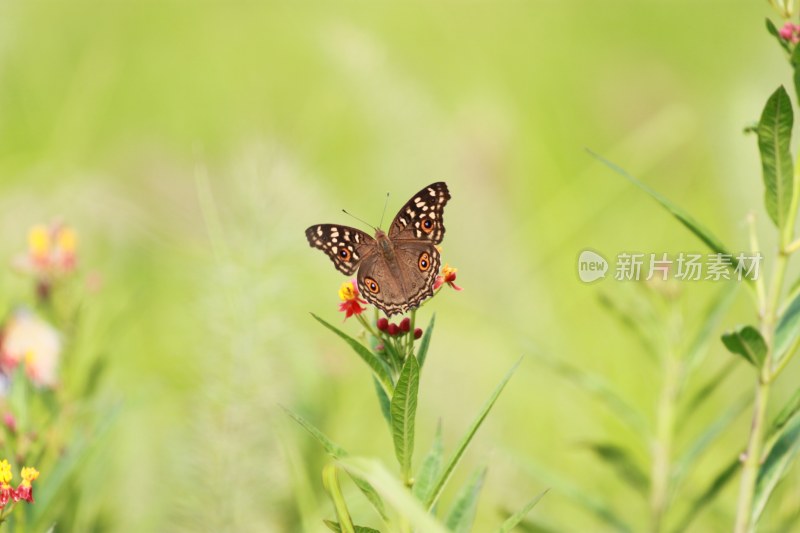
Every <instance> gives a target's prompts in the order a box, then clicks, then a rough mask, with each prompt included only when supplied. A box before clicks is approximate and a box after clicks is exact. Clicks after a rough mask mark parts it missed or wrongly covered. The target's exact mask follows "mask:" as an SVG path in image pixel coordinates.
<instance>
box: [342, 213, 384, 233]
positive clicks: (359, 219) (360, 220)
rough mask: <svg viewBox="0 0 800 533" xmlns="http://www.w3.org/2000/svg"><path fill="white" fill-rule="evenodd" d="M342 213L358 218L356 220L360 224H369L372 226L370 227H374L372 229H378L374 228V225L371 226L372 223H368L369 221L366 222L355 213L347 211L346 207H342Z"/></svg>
mask: <svg viewBox="0 0 800 533" xmlns="http://www.w3.org/2000/svg"><path fill="white" fill-rule="evenodd" d="M342 213H344V214H345V215H348V216H351V217H353V218H354V219H356V220H358V221H359V222H361V223H362V224H366V225H367V226H369V227H370V228H372V229H374V230H377V229H378V228H376V227H375V226H373V225H372V224H370V223H369V222H367V221H366V220H364V219H361V218H358V217H357V216H355V215H354V214H352V213H348V212H347V210H346V209H342Z"/></svg>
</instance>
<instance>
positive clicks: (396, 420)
mask: <svg viewBox="0 0 800 533" xmlns="http://www.w3.org/2000/svg"><path fill="white" fill-rule="evenodd" d="M418 392H419V365H418V364H417V358H416V357H414V354H411V355H410V356H408V358H406V362H405V364H404V365H403V370H401V371H400V377H399V378H398V380H397V386H396V387H395V389H394V396H392V403H391V408H390V409H391V413H392V436H393V437H394V453H395V455H396V456H397V461H398V462H399V463H400V469H401V471H402V472H403V478H404V479H405V480H409V479H410V478H411V459H412V458H413V455H414V420H415V418H416V416H417V393H418Z"/></svg>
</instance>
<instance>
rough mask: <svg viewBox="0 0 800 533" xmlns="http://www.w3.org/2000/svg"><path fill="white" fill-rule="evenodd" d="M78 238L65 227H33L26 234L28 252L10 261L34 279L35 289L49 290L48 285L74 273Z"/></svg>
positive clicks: (55, 224)
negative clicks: (36, 284) (36, 282)
mask: <svg viewBox="0 0 800 533" xmlns="http://www.w3.org/2000/svg"><path fill="white" fill-rule="evenodd" d="M77 250H78V235H77V233H75V230H74V229H72V228H71V227H69V226H66V225H64V224H60V223H53V224H50V225H49V226H47V225H44V224H37V225H35V226H33V227H32V228H31V229H30V230H28V251H27V253H25V254H20V255H19V256H17V257H16V258H15V259H14V262H13V265H14V267H15V268H16V269H17V270H19V271H20V272H22V273H23V274H30V275H32V276H34V277H35V278H36V279H37V281H38V283H39V285H40V286H43V287H46V288H49V286H50V285H51V284H52V282H53V281H54V280H55V279H57V278H59V277H62V276H64V275H66V274H69V273H71V272H72V271H74V270H75V266H76V264H77V260H78V259H77V257H78V256H77Z"/></svg>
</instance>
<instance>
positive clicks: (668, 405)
mask: <svg viewBox="0 0 800 533" xmlns="http://www.w3.org/2000/svg"><path fill="white" fill-rule="evenodd" d="M664 367H665V368H664V383H663V385H662V387H661V395H660V397H659V401H658V408H657V413H656V420H657V422H656V435H655V441H654V443H653V464H652V470H651V480H652V482H651V489H650V519H651V525H650V530H651V531H652V532H653V533H658V532H660V531H661V529H662V522H663V518H664V513H665V512H666V510H667V506H668V504H669V488H670V487H669V480H670V462H671V461H670V458H671V456H672V440H673V436H674V434H675V399H676V395H677V390H678V379H679V377H680V374H681V368H680V362H679V361H677V360H676V359H675V358H674V357H673V356H672V354H671V353H669V354H667V355H666V357H665V359H664Z"/></svg>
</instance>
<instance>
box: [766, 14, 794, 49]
mask: <svg viewBox="0 0 800 533" xmlns="http://www.w3.org/2000/svg"><path fill="white" fill-rule="evenodd" d="M767 31H768V32H769V33H770V35H772V36H773V37H775V39H777V40H778V44H780V45H781V48H783V49H784V50H785V51H786V52H787V53H789V54H791V53H792V48H791V47H790V46H789V43H787V42H786V41H784V40H783V38H782V37H781V34H780V33H779V32H778V28H776V27H775V24H773V23H772V21H771V20H769V19H767Z"/></svg>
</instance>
